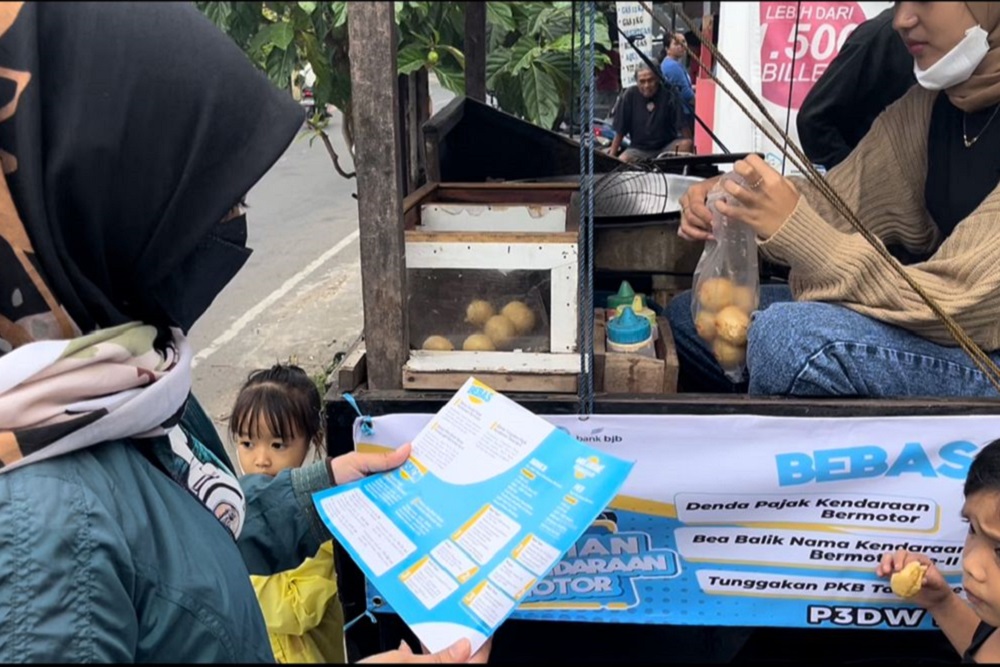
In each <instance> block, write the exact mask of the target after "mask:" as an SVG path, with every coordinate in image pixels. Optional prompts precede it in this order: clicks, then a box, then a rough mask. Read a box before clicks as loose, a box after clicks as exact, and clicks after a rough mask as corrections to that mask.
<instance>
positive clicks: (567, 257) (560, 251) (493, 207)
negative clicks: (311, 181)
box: [403, 184, 580, 392]
mask: <svg viewBox="0 0 1000 667" xmlns="http://www.w3.org/2000/svg"><path fill="white" fill-rule="evenodd" d="M576 191H577V188H576V186H575V185H573V184H556V185H552V184H545V185H540V186H539V185H525V184H516V185H512V184H469V185H465V184H441V185H437V186H436V187H433V188H428V189H426V190H424V191H423V192H419V191H418V193H415V194H417V195H419V196H417V197H413V198H411V199H408V200H407V202H406V204H405V205H404V208H405V210H404V214H405V217H406V219H407V230H406V232H405V241H406V243H405V247H406V268H407V281H408V290H409V292H410V294H409V298H408V307H409V313H408V319H409V321H410V332H409V333H410V347H411V352H410V357H409V360H408V362H407V363H406V365H405V366H404V368H403V386H404V387H405V388H410V389H457V388H459V387H460V386H461V385H462V383H463V382H464V381H465V380H466V379H467V378H468V377H469V375H476V376H477V377H480V378H482V379H483V380H484V381H487V380H488V381H491V382H493V384H494V386H496V388H497V389H500V390H507V391H545V392H574V391H576V382H577V376H578V374H579V371H580V356H579V353H578V338H579V336H578V321H577V310H578V304H579V284H578V282H579V281H578V275H579V274H578V261H577V249H578V243H577V229H578V222H577V212H576V210H575V208H574V206H573V194H574V193H575V192H576ZM474 299H483V300H486V301H489V302H491V304H492V305H493V307H494V309H495V310H496V311H497V312H499V311H500V310H501V308H502V305H503V304H504V303H505V302H507V301H509V300H512V299H517V300H521V301H524V302H526V303H528V305H529V306H531V307H532V309H533V310H535V311H536V315H537V323H536V327H535V330H533V331H532V333H531V334H528V335H526V336H525V337H518V338H516V339H514V341H513V342H512V343H511V344H510V345H509V347H508V349H499V350H497V351H490V352H472V351H465V350H463V349H462V343H463V340H464V339H465V338H466V337H467V336H468V335H470V334H471V333H475V332H477V331H479V330H481V328H480V327H478V326H477V325H474V324H470V323H468V322H465V321H464V314H465V308H466V306H467V305H468V303H469V302H470V301H472V300H474ZM434 327H437V329H436V330H435V329H434ZM432 333H433V334H435V335H443V336H445V337H447V338H448V339H449V340H450V341H451V342H452V344H453V345H454V347H455V349H454V350H453V351H430V350H423V349H419V348H420V347H421V345H422V343H423V341H424V340H425V338H426V336H428V335H430V334H432ZM521 343H525V344H523V345H522V344H521Z"/></svg>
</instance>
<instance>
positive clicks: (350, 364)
mask: <svg viewBox="0 0 1000 667" xmlns="http://www.w3.org/2000/svg"><path fill="white" fill-rule="evenodd" d="M367 369H368V365H367V358H366V356H365V342H364V341H363V340H359V341H358V342H356V343H355V344H354V345H353V346H352V347H351V348H350V349H349V350H348V351H347V354H346V355H345V356H344V358H343V359H342V360H341V361H340V365H339V366H337V388H338V389H339V390H340V391H341V392H345V391H347V392H349V391H354V390H355V389H357V388H358V386H360V385H361V383H362V382H364V381H365V372H366V371H367Z"/></svg>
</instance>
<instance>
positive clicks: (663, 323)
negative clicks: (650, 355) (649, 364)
mask: <svg viewBox="0 0 1000 667" xmlns="http://www.w3.org/2000/svg"><path fill="white" fill-rule="evenodd" d="M656 324H657V329H658V330H659V332H660V339H659V340H658V341H656V345H657V348H658V349H659V354H658V356H659V357H660V358H661V359H663V363H664V367H663V393H664V394H676V393H677V378H678V376H679V374H680V371H681V362H680V360H679V359H678V358H677V346H676V345H675V344H674V333H673V331H671V330H670V322H669V321H668V320H667V318H665V317H658V318H656Z"/></svg>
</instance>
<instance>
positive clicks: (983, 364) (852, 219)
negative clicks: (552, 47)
mask: <svg viewBox="0 0 1000 667" xmlns="http://www.w3.org/2000/svg"><path fill="white" fill-rule="evenodd" d="M639 5H640V6H641V7H642V8H643V9H644V10H645V11H646V13H647V14H649V15H650V16H651V17H653V20H654V21H656V22H657V23H658V24H660V26H661V27H663V28H664V29H667V26H666V25H665V24H664V23H663V21H661V20H660V18H659V17H658V16H657V15H656V14H655V13H654V12H653V10H652V9H651V8H650V7H649V5H647V4H646V3H645V2H643V1H642V0H639ZM671 5H672V6H674V7H675V8H676V9H677V14H678V15H679V16H680V17H681V20H682V21H684V24H685V25H686V26H687V27H688V29H689V30H691V32H693V33H694V34H695V35H696V36H697V37H698V39H699V40H701V42H702V44H704V45H705V46H706V47H707V48H708V50H709V53H711V54H712V57H713V58H715V61H716V62H717V63H718V64H719V65H720V66H721V67H722V68H723V70H725V72H726V73H727V74H729V76H730V77H732V79H733V82H734V83H736V85H737V87H739V89H740V90H742V91H743V93H744V94H745V95H746V96H747V98H748V99H749V100H750V101H751V102H753V104H754V106H756V107H757V109H758V111H760V112H761V114H762V115H763V116H764V118H765V119H766V120H767V121H768V122H769V123H770V124H771V126H772V129H773V130H775V131H776V133H777V136H778V137H780V138H781V140H782V141H779V140H778V138H776V137H775V135H774V134H772V133H771V132H769V131H768V128H766V127H765V126H764V123H763V122H762V121H761V120H760V119H759V118H757V117H756V116H754V115H753V114H751V113H750V111H749V110H748V109H747V108H746V106H745V105H744V104H743V103H742V102H741V101H740V100H739V99H738V98H737V97H736V95H734V94H733V93H732V91H730V90H729V88H728V87H727V86H726V85H725V84H724V83H723V82H722V81H720V80H719V79H718V78H717V77H715V76H712V73H711V70H709V68H708V67H706V66H705V64H704V63H703V62H702V61H701V59H700V58H699V57H698V54H696V53H695V52H694V50H692V49H691V48H690V47H688V48H687V51H688V53H689V54H690V55H691V57H692V58H694V60H695V62H697V63H698V66H699V67H701V68H702V70H704V71H705V73H706V74H707V75H708V76H709V77H710V78H711V79H712V80H713V81H715V83H716V84H717V85H718V86H719V88H720V89H721V90H722V91H723V92H724V93H725V94H726V95H728V96H729V97H730V99H732V101H733V102H734V103H735V104H736V106H737V107H739V109H740V111H742V112H743V113H744V114H745V115H746V116H747V118H749V119H750V121H751V122H752V123H753V124H754V125H756V126H757V128H758V129H760V131H761V132H763V133H764V136H765V137H767V138H768V140H769V141H770V142H771V143H772V144H774V145H775V146H780V145H782V143H784V144H785V147H786V148H788V149H791V154H790V155H789V154H787V152H786V157H787V158H788V159H789V161H790V162H791V163H792V165H793V166H795V167H796V168H797V169H798V170H799V171H800V172H802V175H803V177H804V178H805V179H806V181H808V182H809V184H810V185H812V186H813V187H814V188H816V190H817V191H819V193H820V194H821V195H823V196H824V197H825V198H826V199H827V201H829V202H830V204H831V205H832V206H833V208H834V210H835V211H837V213H839V214H840V215H842V216H843V217H844V219H846V220H847V221H848V223H850V225H851V227H853V228H854V230H855V231H856V232H858V234H860V235H861V237H862V238H864V239H865V240H866V241H867V242H868V244H869V245H871V246H872V248H874V249H875V251H876V253H877V254H878V255H879V256H880V257H881V258H882V259H883V260H884V261H885V262H887V263H888V264H889V266H890V267H892V269H893V270H894V271H895V272H896V273H897V274H898V275H899V276H900V277H901V278H902V279H903V281H905V282H906V284H907V285H909V287H910V288H911V289H912V290H913V291H914V293H916V294H917V296H919V297H920V299H921V300H922V301H923V302H924V303H925V304H926V305H927V307H928V308H929V309H930V310H931V312H932V313H934V315H935V316H936V317H937V318H938V319H939V320H941V322H942V323H943V324H944V326H945V329H947V330H948V333H949V334H951V337H952V338H954V339H955V342H956V343H958V346H959V347H960V348H962V350H963V351H964V352H965V353H966V354H967V355H969V358H970V359H971V360H972V362H973V363H974V364H975V365H976V367H977V368H978V369H979V370H980V372H981V373H982V374H983V375H984V376H985V377H986V379H987V380H989V382H990V384H992V385H993V387H994V388H995V389H996V390H997V392H1000V367H998V366H997V364H996V363H995V362H994V361H993V360H992V359H991V358H990V357H989V355H987V354H986V353H985V352H984V351H983V349H982V348H981V347H979V345H978V344H977V343H976V342H975V341H974V340H972V338H971V337H970V336H969V335H968V334H967V333H966V332H965V330H964V329H962V327H961V325H959V324H958V322H956V321H955V319H954V318H953V317H952V316H951V315H949V314H948V313H946V312H945V311H944V309H943V308H942V307H941V306H940V305H938V303H937V302H936V301H935V300H934V299H933V298H932V297H931V296H930V295H929V294H927V292H926V291H924V289H923V288H922V287H921V286H920V284H919V283H917V281H916V280H915V279H914V278H913V277H912V276H911V275H910V274H909V273H907V272H906V269H905V268H904V267H903V265H902V264H900V263H899V262H898V261H897V260H896V258H895V257H893V256H892V254H891V253H890V252H889V251H888V249H886V247H885V245H884V244H883V243H882V240H881V239H879V238H878V237H877V236H875V234H873V233H872V232H871V231H870V230H869V229H868V228H867V227H865V226H864V225H863V224H862V223H861V220H860V219H859V218H858V216H857V214H856V213H855V212H854V211H853V209H851V207H850V206H849V205H848V204H847V202H845V201H844V199H843V198H842V197H841V196H840V194H839V193H837V192H836V191H835V190H834V189H833V187H832V186H831V185H830V184H829V182H828V181H827V180H826V179H825V178H823V176H822V175H821V174H820V173H819V172H818V171H817V170H816V168H815V167H814V166H813V164H812V161H810V160H809V158H808V157H806V155H805V153H804V152H803V151H802V149H801V148H799V146H798V145H797V144H796V143H795V142H794V141H792V140H791V138H790V137H789V136H788V134H787V133H786V132H783V131H782V129H781V126H780V125H779V124H778V122H777V121H776V120H775V119H774V117H773V116H772V115H771V113H770V112H769V111H768V110H767V107H766V106H764V103H763V102H761V100H760V98H759V97H757V95H756V93H754V92H753V90H751V88H750V86H749V85H748V84H747V82H746V81H744V79H743V77H741V76H740V75H739V73H737V72H736V70H735V69H734V68H733V66H732V65H731V64H730V63H729V61H728V60H727V59H726V58H725V56H723V55H722V53H720V52H719V50H718V49H717V48H716V47H715V45H714V44H712V43H711V42H710V41H708V40H704V39H703V37H702V34H701V32H700V31H699V30H698V28H697V27H696V26H695V25H694V22H693V21H692V20H691V18H690V17H689V16H688V15H687V14H686V13H685V12H684V9H683V8H682V7H678V6H677V3H671Z"/></svg>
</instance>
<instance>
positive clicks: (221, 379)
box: [190, 81, 452, 445]
mask: <svg viewBox="0 0 1000 667" xmlns="http://www.w3.org/2000/svg"><path fill="white" fill-rule="evenodd" d="M431 97H432V100H433V104H434V109H435V110H437V109H440V108H441V107H442V106H444V105H445V104H446V103H447V102H448V101H449V100H450V99H451V98H452V95H451V93H448V92H447V91H445V90H444V89H442V88H440V86H437V85H435V83H434V82H433V81H432V86H431ZM340 121H341V116H340V114H339V112H335V113H334V114H333V122H332V127H331V128H330V131H329V134H330V136H331V137H332V139H333V141H334V147H335V149H336V150H337V152H338V153H339V154H340V155H341V165H342V166H344V168H345V169H348V170H352V169H353V166H352V162H351V159H350V156H349V155H348V153H347V150H346V147H345V146H344V143H343V140H342V139H341V131H340ZM356 187H357V181H355V180H354V179H351V180H345V179H343V178H341V177H340V176H339V175H337V173H336V172H335V171H334V169H333V165H332V163H331V162H330V158H329V156H328V155H327V153H326V150H325V148H324V147H323V145H322V142H320V141H316V142H314V144H313V146H312V147H310V146H309V142H308V140H307V139H297V140H296V141H294V142H293V143H292V144H291V145H290V146H289V147H288V150H287V151H286V152H285V154H284V155H283V156H282V157H281V159H280V160H278V162H277V163H276V164H275V165H274V167H272V168H271V170H270V171H269V172H268V173H267V174H266V175H265V176H264V178H262V179H261V180H260V182H259V183H258V184H257V185H256V187H254V188H253V190H251V191H250V193H249V195H248V196H247V204H248V205H249V209H248V211H247V221H248V226H249V242H248V245H249V246H250V247H251V248H253V249H254V252H253V255H251V257H250V259H249V260H248V262H247V263H246V265H244V267H243V270H242V271H241V272H240V273H239V274H238V275H237V276H236V277H235V278H234V279H233V281H232V282H231V283H230V284H229V285H228V286H227V287H226V289H225V290H223V292H222V293H221V294H220V295H219V296H218V298H216V300H215V302H214V303H213V304H212V306H211V308H209V310H208V312H206V314H205V315H204V316H202V318H201V319H200V320H199V321H198V322H197V323H196V324H195V326H194V328H193V329H192V331H191V336H190V338H191V341H192V344H193V346H194V349H195V352H196V355H197V356H196V357H195V369H194V389H195V393H196V394H197V396H198V397H199V399H200V400H201V402H202V404H203V405H204V406H205V409H206V411H207V412H208V414H209V415H210V416H211V417H212V419H213V421H215V423H216V428H217V429H219V432H220V434H221V435H222V436H223V440H224V441H226V440H227V438H226V436H225V431H226V426H225V423H226V419H227V418H228V415H229V409H230V407H231V406H232V404H233V401H234V399H235V396H236V391H237V390H238V388H239V386H240V384H241V383H242V382H243V381H244V380H245V379H246V377H247V374H248V373H249V372H250V371H251V370H253V369H256V368H261V367H265V366H269V365H271V364H273V363H275V362H277V361H287V360H288V359H289V358H294V359H296V360H297V362H298V364H299V365H300V366H302V367H303V368H304V369H306V371H308V372H309V373H310V374H316V373H320V372H322V371H323V369H324V368H326V367H328V366H329V364H330V363H331V361H332V359H333V357H334V355H336V353H337V352H338V351H344V350H346V348H347V347H348V346H350V344H351V343H352V342H353V341H354V340H356V339H357V337H358V336H359V335H360V334H361V331H362V327H363V317H362V305H361V304H362V302H361V276H360V264H359V257H358V240H357V230H358V209H357V201H356V200H355V199H353V198H352V196H351V195H352V194H353V193H354V192H356ZM227 445H228V442H227Z"/></svg>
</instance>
